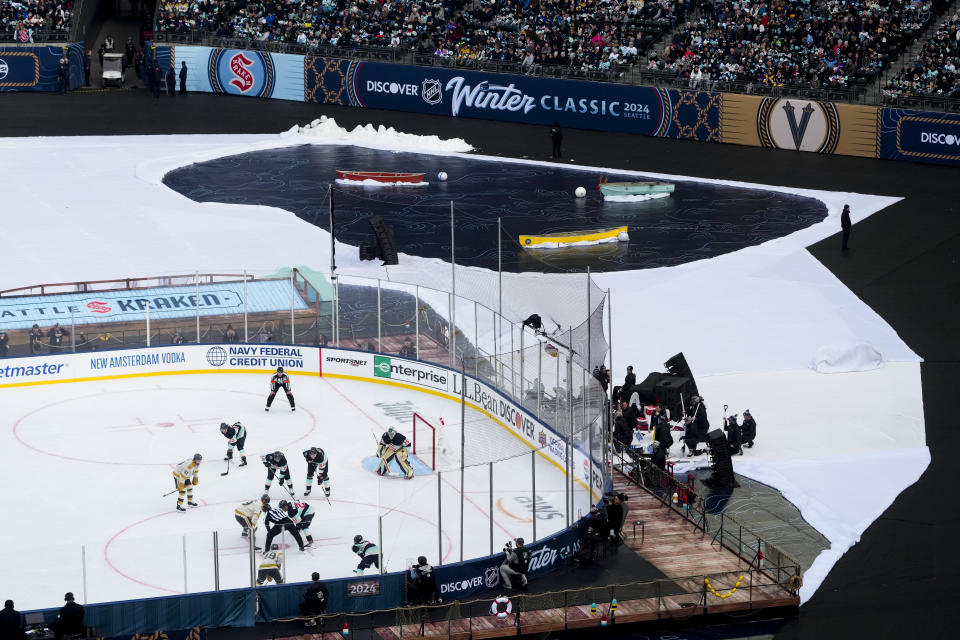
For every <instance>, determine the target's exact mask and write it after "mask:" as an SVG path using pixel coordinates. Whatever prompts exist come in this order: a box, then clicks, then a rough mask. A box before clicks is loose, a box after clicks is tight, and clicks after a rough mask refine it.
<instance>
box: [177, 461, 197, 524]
mask: <svg viewBox="0 0 960 640" xmlns="http://www.w3.org/2000/svg"><path fill="white" fill-rule="evenodd" d="M201 460H203V456H201V455H200V454H199V453H195V454H193V458H191V459H189V460H184V461H183V462H180V463H178V464H177V466H175V467H174V468H173V480H174V482H176V483H177V511H186V509H184V508H183V497H184V496H186V497H187V504H188V505H190V506H191V507H196V506H199V505H197V503H196V502H194V501H193V488H194V487H195V486H197V485H198V484H199V483H200V461H201Z"/></svg>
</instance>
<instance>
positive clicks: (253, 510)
mask: <svg viewBox="0 0 960 640" xmlns="http://www.w3.org/2000/svg"><path fill="white" fill-rule="evenodd" d="M268 508H270V496H269V495H267V494H263V495H262V496H260V499H259V500H247V501H246V502H244V503H242V504H241V505H240V506H239V507H237V508H236V509H234V511H233V513H234V517H235V518H236V519H237V522H239V523H240V526H241V527H243V533H241V534H240V535H241V536H243V537H244V538H246V537H247V536H249V535H250V534H251V533H252V534H253V538H254V545H256V536H257V523H258V522H259V520H260V514H261V513H263V511H264V510H265V509H268ZM257 548H258V549H259V547H257Z"/></svg>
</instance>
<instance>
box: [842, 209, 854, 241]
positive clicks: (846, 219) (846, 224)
mask: <svg viewBox="0 0 960 640" xmlns="http://www.w3.org/2000/svg"><path fill="white" fill-rule="evenodd" d="M852 226H853V223H852V222H850V205H848V204H845V205H843V213H841V214H840V228H841V229H843V242H842V244H841V248H842V249H843V250H844V251H847V250H848V249H849V248H850V247H848V246H847V243H848V242H849V241H850V228H851V227H852Z"/></svg>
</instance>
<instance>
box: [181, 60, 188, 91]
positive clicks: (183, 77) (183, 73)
mask: <svg viewBox="0 0 960 640" xmlns="http://www.w3.org/2000/svg"><path fill="white" fill-rule="evenodd" d="M180 95H182V96H185V95H187V62H186V61H185V60H181V61H180Z"/></svg>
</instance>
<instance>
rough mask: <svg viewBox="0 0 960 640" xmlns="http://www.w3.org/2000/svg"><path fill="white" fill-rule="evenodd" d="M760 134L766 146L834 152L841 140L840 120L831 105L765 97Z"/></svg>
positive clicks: (758, 121) (760, 110)
mask: <svg viewBox="0 0 960 640" xmlns="http://www.w3.org/2000/svg"><path fill="white" fill-rule="evenodd" d="M757 133H758V134H759V136H760V144H761V145H763V146H764V147H774V148H777V149H794V150H796V151H812V152H814V153H833V152H834V151H835V150H836V148H837V142H838V140H839V138H840V118H839V116H838V114H837V108H836V106H835V105H834V104H833V103H830V102H816V101H811V100H788V99H779V98H764V99H763V102H762V103H761V104H760V109H759V112H758V114H757Z"/></svg>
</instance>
